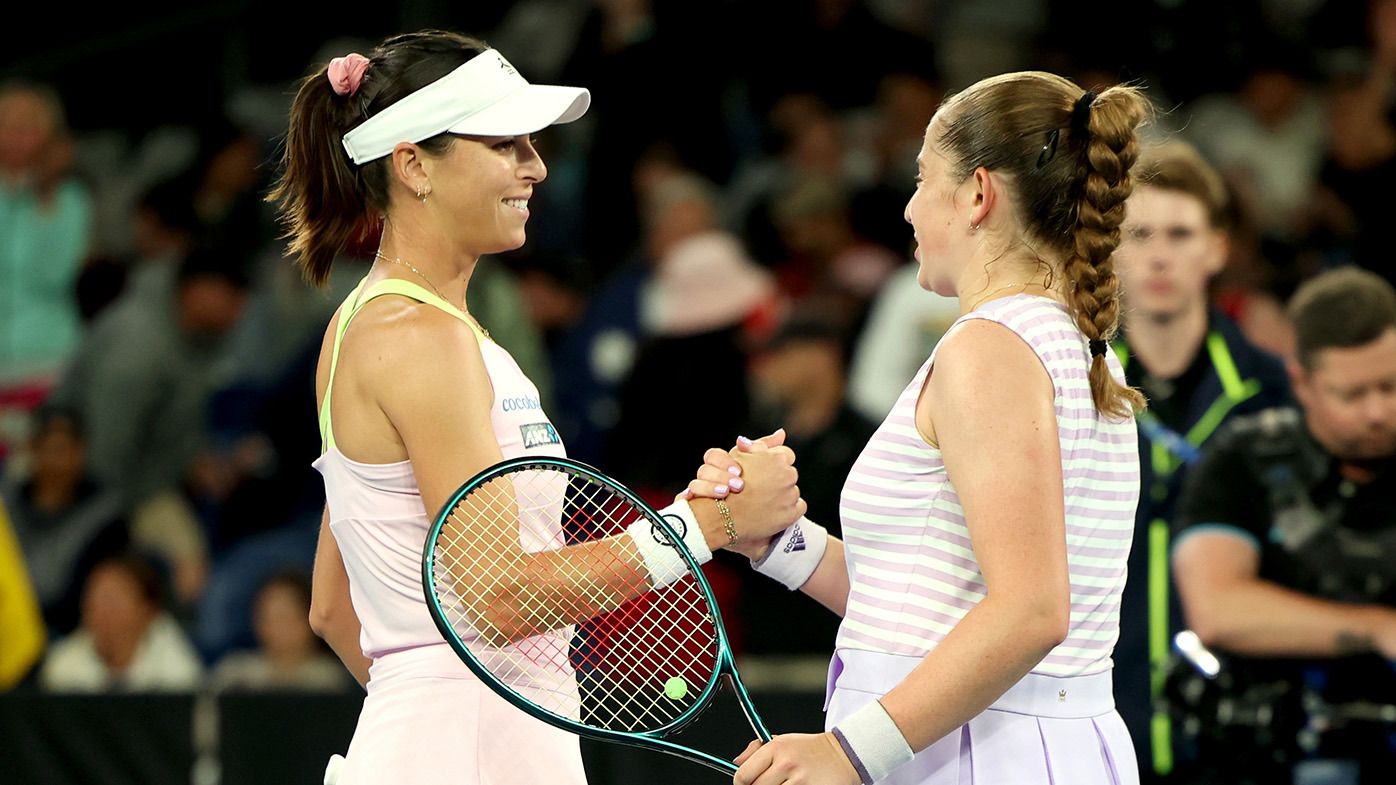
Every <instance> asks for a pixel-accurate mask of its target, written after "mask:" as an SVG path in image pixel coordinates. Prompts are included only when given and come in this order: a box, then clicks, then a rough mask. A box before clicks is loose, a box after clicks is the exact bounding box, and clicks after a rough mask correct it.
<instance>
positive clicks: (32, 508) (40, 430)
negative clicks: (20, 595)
mask: <svg viewBox="0 0 1396 785" xmlns="http://www.w3.org/2000/svg"><path fill="white" fill-rule="evenodd" d="M29 455H30V467H29V471H28V473H27V474H26V475H17V476H15V477H13V478H12V479H11V480H10V481H9V482H7V483H6V484H5V486H4V488H3V499H4V504H5V509H6V510H7V511H8V512H9V514H10V522H11V524H12V525H13V527H14V530H15V536H16V538H18V540H19V545H20V549H21V550H22V551H23V553H24V561H25V564H26V566H27V567H28V570H29V577H30V578H31V580H32V581H33V583H34V591H35V593H36V594H37V595H38V599H39V604H40V606H41V607H42V609H43V614H44V622H45V623H46V624H47V625H48V628H49V630H50V631H51V632H53V633H54V634H58V635H62V634H66V633H69V632H72V630H73V628H74V627H76V626H77V623H78V605H79V598H80V596H81V593H82V580H83V578H84V577H85V576H86V575H87V574H88V573H89V572H91V571H92V568H93V567H94V566H96V564H97V563H98V562H100V561H101V560H102V559H104V558H106V557H109V556H113V555H115V554H117V553H119V552H121V551H123V550H125V548H126V546H127V544H128V535H127V530H126V523H125V521H124V520H123V519H122V517H121V500H120V498H119V497H118V496H117V494H115V493H113V492H112V491H110V490H107V489H104V488H103V487H102V486H101V485H99V484H98V483H97V481H96V480H94V479H93V478H92V476H91V474H90V472H88V469H87V439H86V437H85V436H84V434H83V426H82V420H81V418H80V417H79V416H78V414H77V412H74V411H72V410H69V409H61V408H58V407H49V406H46V407H41V408H40V409H39V411H38V412H37V413H36V415H35V430H34V435H33V437H32V439H31V440H30V450H29Z"/></svg>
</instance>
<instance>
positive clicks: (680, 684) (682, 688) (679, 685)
mask: <svg viewBox="0 0 1396 785" xmlns="http://www.w3.org/2000/svg"><path fill="white" fill-rule="evenodd" d="M687 694H688V682H686V681H684V680H683V677H682V676H675V677H673V678H672V679H669V680H668V681H666V682H664V695H665V696H666V697H668V698H669V699H670V700H679V699H680V698H682V697H683V696H685V695H687Z"/></svg>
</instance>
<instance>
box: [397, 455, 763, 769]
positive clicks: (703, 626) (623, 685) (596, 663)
mask: <svg viewBox="0 0 1396 785" xmlns="http://www.w3.org/2000/svg"><path fill="white" fill-rule="evenodd" d="M639 521H644V522H647V523H648V526H644V527H642V528H641V529H639V531H642V532H646V533H648V534H649V535H651V536H653V537H654V538H655V540H656V542H658V543H659V544H660V545H662V546H665V547H670V548H675V549H676V550H677V551H678V554H679V555H680V556H681V557H682V560H683V562H684V563H685V564H686V565H687V574H686V575H683V576H682V577H681V578H679V579H678V580H676V581H673V582H671V583H668V584H667V585H663V586H660V587H659V588H651V586H650V577H649V573H648V571H647V570H646V569H645V568H644V566H643V565H644V562H643V561H642V560H640V559H639V557H638V554H636V553H635V546H634V541H633V540H632V539H631V536H630V535H628V534H625V532H626V530H627V528H629V527H631V526H632V524H635V523H636V522H639ZM683 526H684V523H683V521H682V520H681V519H680V518H679V517H678V516H672V517H670V518H669V519H667V520H666V518H665V517H664V516H662V515H661V514H660V513H659V512H657V511H656V510H655V509H654V508H652V507H651V506H649V505H648V504H646V503H645V502H644V501H642V500H641V499H640V498H639V497H637V496H636V495H635V494H634V493H632V492H631V491H630V490H629V489H627V488H626V487H624V486H623V485H621V484H620V483H618V482H616V481H615V480H612V479H610V478H609V477H607V476H605V475H604V474H602V473H601V472H599V471H598V470H596V469H594V468H592V467H590V466H587V465H586V464H583V463H579V462H577V461H572V460H568V459H565V458H548V457H527V458H516V459H512V460H506V461H504V462H502V463H499V464H496V465H494V466H492V467H490V468H489V469H486V470H485V471H483V472H481V473H480V474H478V475H476V476H475V477H474V478H472V479H471V480H470V481H469V482H467V483H466V484H465V485H463V486H461V488H460V489H459V490H458V491H456V493H455V495H454V496H452V497H451V498H450V500H449V501H448V502H447V503H446V505H445V506H444V507H443V508H442V511H441V513H440V514H438V515H437V516H436V520H435V521H434V522H433V524H432V527H431V529H430V531H429V532H428V534H427V540H426V546H425V549H424V551H423V554H422V585H423V589H424V590H425V594H426V597H427V607H428V608H429V609H430V611H431V617H432V620H433V621H435V622H436V626H437V628H439V629H440V630H441V634H442V636H443V637H444V638H445V639H446V642H447V643H449V644H450V645H451V648H453V649H454V650H455V652H456V654H458V655H459V656H460V658H461V659H462V660H464V661H465V664H466V665H467V666H469V667H470V669H471V670H472V671H473V672H474V673H475V675H476V676H478V677H479V678H480V680H481V681H483V682H484V683H485V684H487V685H489V687H490V688H491V689H493V690H494V691H495V692H497V693H499V694H500V695H502V696H503V697H504V698H505V699H506V700H508V701H509V702H510V703H512V704H514V705H515V706H517V707H519V708H520V709H523V710H524V711H526V712H528V713H529V714H531V715H533V716H534V717H537V718H538V719H540V720H542V721H543V722H546V723H548V724H550V725H553V726H556V727H558V728H562V729H563V730H567V731H570V732H572V733H576V734H578V735H580V736H584V737H588V738H593V739H599V740H603V741H610V742H616V743H620V744H626V745H630V746H632V747H641V748H645V749H651V750H657V751H659V752H664V753H668V754H670V755H676V756H678V757H681V758H685V759H687V760H691V761H693V762H695V763H700V764H703V765H705V766H708V767H711V768H713V769H716V770H717V771H720V772H723V773H724V774H732V773H734V772H735V771H736V770H737V767H736V766H735V765H734V764H733V763H732V762H731V761H729V760H727V759H726V758H723V757H719V756H715V755H711V754H709V753H706V752H702V751H700V750H696V749H693V748H691V747H687V746H684V745H682V744H679V743H677V742H675V741H673V740H671V739H670V738H668V737H670V736H672V735H673V734H675V733H677V732H678V731H679V730H680V729H682V728H684V727H685V726H687V725H688V724H689V723H691V722H693V720H694V719H696V718H697V716H698V715H699V713H700V712H702V711H703V709H705V708H706V707H707V706H708V705H709V704H710V703H711V702H712V700H713V698H714V697H715V696H716V694H717V692H718V691H719V689H720V687H721V685H722V684H723V683H724V682H725V683H726V684H727V685H728V686H729V687H731V689H732V690H733V692H734V693H735V694H736V697H737V700H738V702H739V703H740V705H741V708H742V711H743V713H745V715H746V718H747V720H748V722H750V723H751V728H752V730H753V731H755V732H756V735H757V736H758V737H759V738H761V739H762V740H763V741H769V740H770V738H771V734H770V732H769V731H767V730H766V727H765V724H764V723H763V722H762V721H761V718H760V717H759V716H758V715H757V713H756V707H755V706H753V705H752V702H751V698H750V696H749V695H748V694H747V691H746V688H745V687H744V686H743V685H742V681H741V678H740V677H739V676H738V674H737V667H736V663H735V661H734V659H733V657H732V650H731V648H730V647H729V645H728V641H727V633H726V632H725V631H724V629H723V626H722V619H721V617H720V615H719V614H718V609H717V603H716V602H715V601H714V599H713V593H712V589H711V587H709V585H708V582H707V581H706V580H705V579H704V578H703V573H702V570H701V569H699V566H698V563H697V562H696V561H695V560H694V558H693V555H692V554H691V553H690V552H689V551H688V549H687V548H686V547H684V545H683V540H682V533H683V532H682V530H683ZM676 528H677V529H678V530H677V531H676ZM617 535H619V536H617ZM637 536H639V535H637ZM564 549H566V550H565V552H564ZM501 576H503V577H501Z"/></svg>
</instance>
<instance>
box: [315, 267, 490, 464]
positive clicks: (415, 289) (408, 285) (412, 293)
mask: <svg viewBox="0 0 1396 785" xmlns="http://www.w3.org/2000/svg"><path fill="white" fill-rule="evenodd" d="M367 280H368V279H367V278H365V279H364V281H367ZM364 281H360V282H359V285H358V286H357V287H355V288H354V291H352V292H350V293H349V296H348V297H347V298H345V300H344V305H343V306H341V307H340V310H339V324H338V325H337V326H336V327H335V331H334V350H333V353H332V354H331V355H330V380H329V384H328V385H327V386H326V387H325V401H324V403H322V404H321V405H320V441H321V445H322V447H323V449H324V450H326V451H328V450H329V449H330V448H332V447H334V428H333V427H332V426H331V425H330V396H331V393H332V392H333V391H334V372H335V368H337V367H338V366H339V347H340V344H342V343H343V341H344V332H345V331H346V330H348V329H349V322H351V321H353V319H354V317H355V316H356V315H357V314H358V313H359V311H360V310H362V309H363V307H364V306H365V305H367V304H368V302H369V301H370V300H372V299H374V298H375V297H382V296H383V295H385V294H398V295H402V296H403V297H407V298H410V299H413V300H416V301H418V302H422V303H426V304H427V305H431V306H435V307H436V308H440V309H441V310H443V311H445V312H446V313H448V314H450V315H452V316H454V317H456V318H457V319H460V320H461V321H462V322H465V325H466V326H467V327H469V328H470V331H471V332H473V333H475V338H476V339H477V340H481V341H483V340H486V339H487V338H488V336H486V335H485V334H484V332H482V331H481V330H480V328H479V326H477V325H476V324H475V321H474V320H473V319H471V318H470V317H468V316H466V315H465V312H464V311H462V310H461V309H459V308H457V307H455V306H454V305H451V304H450V303H448V302H446V301H445V300H443V299H441V298H440V297H438V296H437V295H435V294H433V293H431V292H429V291H427V290H426V289H424V288H422V287H421V286H418V285H417V284H415V283H412V282H411V281H404V280H402V279H400V278H386V279H384V280H381V281H379V282H378V283H375V284H374V285H372V286H370V287H368V288H367V289H366V290H365V289H364Z"/></svg>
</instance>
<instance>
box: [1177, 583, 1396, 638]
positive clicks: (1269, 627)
mask: <svg viewBox="0 0 1396 785" xmlns="http://www.w3.org/2000/svg"><path fill="white" fill-rule="evenodd" d="M1192 593H1193V594H1195V595H1197V596H1195V597H1194V598H1190V597H1188V596H1187V592H1185V593H1184V611H1185V616H1186V619H1187V623H1188V626H1189V627H1191V628H1192V630H1193V632H1196V633H1197V635H1198V637H1199V638H1201V639H1202V642H1203V644H1205V645H1207V646H1213V647H1216V648H1218V649H1221V650H1223V651H1227V652H1231V653H1233V654H1242V655H1248V656H1258V657H1335V656H1343V655H1348V654H1356V653H1360V652H1364V651H1370V650H1371V649H1372V647H1373V635H1372V628H1373V626H1374V625H1375V624H1376V623H1377V622H1378V620H1379V617H1380V616H1381V615H1382V614H1384V613H1385V614H1390V613H1391V611H1390V610H1386V609H1382V608H1380V607H1378V606H1374V605H1358V604H1352V603H1341V602H1331V601H1328V600H1320V599H1317V598H1315V597H1311V596H1308V595H1306V594H1301V593H1299V592H1296V591H1292V590H1290V589H1286V588H1283V587H1281V586H1279V585H1278V584H1275V583H1272V582H1270V581H1266V580H1261V579H1258V578H1257V579H1251V580H1245V581H1234V582H1227V583H1226V584H1224V585H1215V584H1214V585H1209V587H1208V588H1207V590H1206V591H1195V592H1192Z"/></svg>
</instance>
